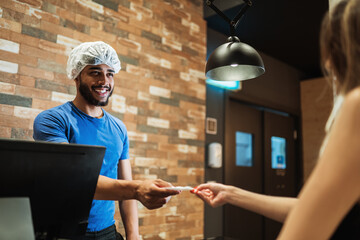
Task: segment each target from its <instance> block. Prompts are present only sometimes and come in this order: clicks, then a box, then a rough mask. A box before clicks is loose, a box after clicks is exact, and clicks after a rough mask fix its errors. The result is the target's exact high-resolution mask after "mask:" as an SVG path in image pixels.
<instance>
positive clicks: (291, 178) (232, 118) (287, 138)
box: [223, 98, 296, 240]
mask: <svg viewBox="0 0 360 240" xmlns="http://www.w3.org/2000/svg"><path fill="white" fill-rule="evenodd" d="M295 139H296V129H295V119H294V117H293V116H290V115H289V114H286V113H283V112H277V111H273V110H271V109H267V108H263V107H259V106H254V105H250V104H246V103H242V102H239V101H237V100H234V99H231V98H230V99H229V100H228V101H227V102H226V109H225V142H224V146H225V147H224V157H225V161H224V183H225V184H227V185H233V186H237V187H240V188H243V189H246V190H249V191H253V192H257V193H264V194H267V195H277V196H295V195H296V174H295V173H296V172H295V171H296V167H295V166H296V164H295V163H296V156H295V152H296V151H295ZM223 229H224V236H225V237H230V238H235V239H254V240H256V239H259V240H263V239H266V240H271V239H275V238H276V236H277V235H278V233H279V231H280V229H281V224H280V223H277V222H275V221H272V220H269V219H266V218H264V217H262V216H260V215H258V214H255V213H252V212H249V211H247V210H244V209H241V208H238V207H234V206H230V205H226V206H225V207H224V228H223Z"/></svg>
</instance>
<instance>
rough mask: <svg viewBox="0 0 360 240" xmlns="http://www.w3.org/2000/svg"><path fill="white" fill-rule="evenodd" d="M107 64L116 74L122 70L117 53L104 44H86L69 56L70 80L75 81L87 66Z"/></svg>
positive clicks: (67, 70) (78, 47)
mask: <svg viewBox="0 0 360 240" xmlns="http://www.w3.org/2000/svg"><path fill="white" fill-rule="evenodd" d="M99 64H106V65H108V66H109V67H111V68H113V69H114V71H115V73H118V72H119V71H120V69H121V66H120V60H119V57H118V55H117V53H116V51H115V50H114V49H113V48H112V47H111V46H110V45H109V44H106V43H104V42H101V41H98V42H85V43H82V44H80V45H79V46H77V47H75V48H74V49H73V50H72V51H71V52H70V55H69V59H68V62H67V67H66V72H67V76H68V78H70V79H75V78H76V77H77V76H78V75H79V73H80V72H81V71H82V70H83V69H84V68H85V67H86V66H87V65H99Z"/></svg>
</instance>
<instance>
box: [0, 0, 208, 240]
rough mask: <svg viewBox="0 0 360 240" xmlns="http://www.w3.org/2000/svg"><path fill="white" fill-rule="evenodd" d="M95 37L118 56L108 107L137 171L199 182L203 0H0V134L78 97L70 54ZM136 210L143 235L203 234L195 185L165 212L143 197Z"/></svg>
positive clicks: (25, 132)
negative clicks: (123, 131)
mask: <svg viewBox="0 0 360 240" xmlns="http://www.w3.org/2000/svg"><path fill="white" fill-rule="evenodd" d="M97 40H102V41H105V42H107V43H109V44H110V45H111V46H113V47H114V48H115V50H116V51H117V52H118V54H119V57H120V59H121V61H122V70H121V71H120V73H119V74H117V76H116V78H115V86H116V87H115V90H114V94H113V96H112V98H111V101H110V104H109V106H107V107H106V110H108V111H109V112H110V113H111V114H113V115H114V116H116V117H118V118H119V119H121V120H123V121H124V123H125V124H126V126H127V128H128V132H129V138H130V156H131V162H132V164H133V175H134V178H135V179H155V178H162V179H164V180H167V181H170V182H172V183H173V184H174V185H191V186H195V185H197V184H199V183H201V182H202V181H203V175H204V169H203V161H204V138H205V134H204V118H205V82H204V80H205V78H204V72H203V70H204V64H205V54H206V24H205V21H204V20H203V18H202V1H201V0H177V1H176V0H163V1H161V0H107V1H105V0H93V1H90V0H45V1H41V0H0V137H4V138H15V139H32V124H33V119H34V118H35V116H36V115H37V114H38V113H39V112H41V111H43V110H45V109H48V108H50V107H54V106H57V105H59V104H62V103H64V102H66V101H69V100H72V99H73V98H74V94H75V93H76V89H75V86H74V83H73V82H72V81H70V80H68V79H67V77H66V74H65V67H66V61H67V56H68V54H69V52H70V51H71V49H72V48H73V47H74V46H76V45H78V44H79V43H81V42H85V41H97ZM116 218H117V219H119V213H118V212H117V213H116ZM139 218H140V225H141V226H140V233H141V234H142V238H143V239H200V238H202V235H203V204H202V202H201V201H200V200H198V199H197V198H195V197H194V196H192V195H191V194H189V193H182V194H181V195H180V196H176V197H173V198H172V199H171V201H170V202H169V203H168V204H167V205H166V207H163V208H161V209H159V210H152V211H149V210H146V209H144V207H142V205H141V204H139ZM119 229H120V231H123V229H122V227H121V226H120V227H119Z"/></svg>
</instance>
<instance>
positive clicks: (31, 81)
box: [20, 75, 35, 87]
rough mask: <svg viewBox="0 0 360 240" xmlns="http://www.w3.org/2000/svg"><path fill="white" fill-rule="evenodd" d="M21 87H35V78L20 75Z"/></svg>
mask: <svg viewBox="0 0 360 240" xmlns="http://www.w3.org/2000/svg"><path fill="white" fill-rule="evenodd" d="M20 85H22V86H25V87H35V78H33V77H29V76H24V75H20Z"/></svg>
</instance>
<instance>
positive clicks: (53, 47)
mask: <svg viewBox="0 0 360 240" xmlns="http://www.w3.org/2000/svg"><path fill="white" fill-rule="evenodd" d="M39 48H40V49H42V50H44V51H46V52H51V53H56V54H62V55H65V52H66V47H65V46H64V45H60V44H57V43H53V42H49V41H46V40H43V39H40V41H39ZM55 58H56V57H55Z"/></svg>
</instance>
